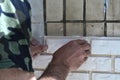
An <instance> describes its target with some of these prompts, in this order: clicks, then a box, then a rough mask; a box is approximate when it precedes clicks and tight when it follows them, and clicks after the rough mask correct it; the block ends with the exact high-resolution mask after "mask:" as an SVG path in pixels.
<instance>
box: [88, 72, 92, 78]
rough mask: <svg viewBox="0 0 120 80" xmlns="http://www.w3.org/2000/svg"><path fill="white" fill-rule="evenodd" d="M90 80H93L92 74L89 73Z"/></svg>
mask: <svg viewBox="0 0 120 80" xmlns="http://www.w3.org/2000/svg"><path fill="white" fill-rule="evenodd" d="M89 80H92V72H89Z"/></svg>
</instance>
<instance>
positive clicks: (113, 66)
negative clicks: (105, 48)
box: [111, 56, 115, 72]
mask: <svg viewBox="0 0 120 80" xmlns="http://www.w3.org/2000/svg"><path fill="white" fill-rule="evenodd" d="M111 58H112V61H111V62H112V63H111V71H112V72H115V56H111Z"/></svg>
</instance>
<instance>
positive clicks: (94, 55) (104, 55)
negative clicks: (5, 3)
mask: <svg viewBox="0 0 120 80" xmlns="http://www.w3.org/2000/svg"><path fill="white" fill-rule="evenodd" d="M41 55H46V56H49V55H50V56H52V55H53V53H48V52H47V53H46V52H43V53H41ZM112 56H114V57H117V58H120V55H107V54H91V55H90V57H109V58H112Z"/></svg>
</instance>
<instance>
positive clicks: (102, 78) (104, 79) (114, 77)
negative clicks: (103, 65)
mask: <svg viewBox="0 0 120 80" xmlns="http://www.w3.org/2000/svg"><path fill="white" fill-rule="evenodd" d="M92 78H93V79H92V80H120V74H105V73H94V74H93V76H92Z"/></svg>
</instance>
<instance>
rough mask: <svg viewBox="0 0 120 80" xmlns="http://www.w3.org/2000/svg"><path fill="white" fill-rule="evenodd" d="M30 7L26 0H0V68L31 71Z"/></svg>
mask: <svg viewBox="0 0 120 80" xmlns="http://www.w3.org/2000/svg"><path fill="white" fill-rule="evenodd" d="M30 9H31V8H30V5H29V3H28V1H27V0H0V33H3V36H1V38H0V69H3V68H11V67H16V68H21V69H23V70H25V71H31V72H32V71H33V68H32V60H31V57H30V49H29V43H30V38H31V19H30Z"/></svg>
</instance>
